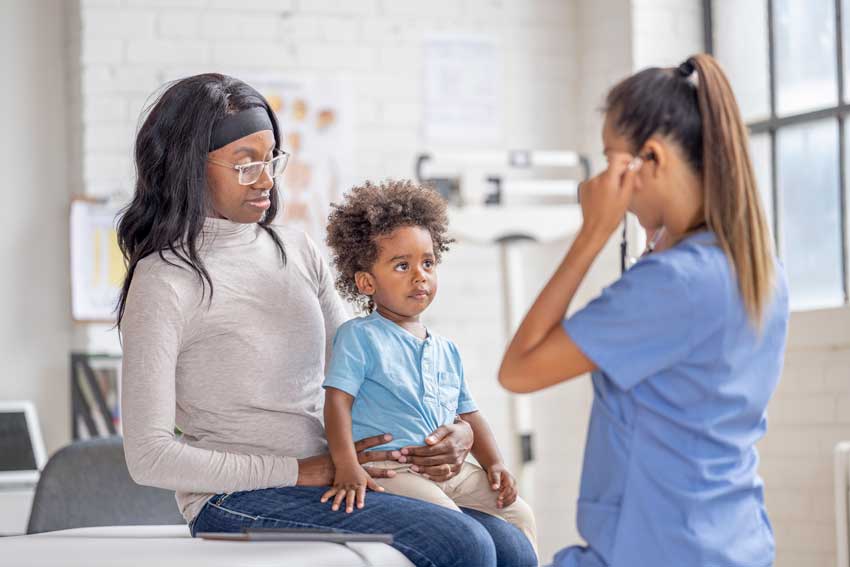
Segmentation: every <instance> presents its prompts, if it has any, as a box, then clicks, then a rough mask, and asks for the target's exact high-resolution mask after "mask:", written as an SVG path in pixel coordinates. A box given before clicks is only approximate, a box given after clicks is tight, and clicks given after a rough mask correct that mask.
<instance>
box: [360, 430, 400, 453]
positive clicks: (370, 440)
mask: <svg viewBox="0 0 850 567" xmlns="http://www.w3.org/2000/svg"><path fill="white" fill-rule="evenodd" d="M392 440H393V436H392V435H390V434H389V433H384V434H383V435H374V436H372V437H366V438H365V439H361V440H360V441H357V442H356V443H354V451H355V452H357V453H360V452H362V451H365V450H366V449H370V448H372V447H377V446H378V445H383V444H384V443H388V442H390V441H392ZM384 460H386V459H384Z"/></svg>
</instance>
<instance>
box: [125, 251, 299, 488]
mask: <svg viewBox="0 0 850 567" xmlns="http://www.w3.org/2000/svg"><path fill="white" fill-rule="evenodd" d="M195 303H197V302H191V301H185V300H184V301H182V302H181V300H180V297H179V296H178V294H177V292H176V291H175V288H174V287H173V286H172V285H171V283H170V282H169V281H168V280H167V279H166V278H164V277H161V276H159V275H158V274H156V273H155V271H154V270H152V269H148V267H147V266H145V265H144V262H142V263H140V264H139V266H138V268H137V270H136V274H135V276H134V278H133V282H132V285H131V286H130V290H129V294H128V297H127V304H126V309H125V313H124V319H123V321H122V338H123V347H124V360H123V376H122V395H121V407H122V415H123V417H122V419H123V429H124V448H125V453H126V459H127V466H128V468H129V470H130V474H131V476H132V477H133V479H134V480H135V481H136V482H138V483H139V484H144V485H150V486H157V487H160V488H165V489H170V490H178V491H187V492H209V493H221V492H233V491H240V490H253V489H260V488H269V487H276V486H291V485H294V484H295V482H296V480H297V478H298V461H297V459H295V458H293V457H283V456H274V455H251V454H242V453H235V452H225V451H219V450H210V449H203V448H199V447H193V446H191V445H189V444H187V443H185V442H183V441H181V440H179V439H177V438H176V437H175V435H174V426H175V407H176V405H175V404H176V393H175V390H176V378H175V376H176V369H177V365H178V357H179V354H180V352H181V349H182V348H183V342H184V339H185V338H186V337H184V334H185V333H186V327H187V320H188V315H187V313H188V311H189V310H190V309H201V308H203V307H202V306H196V305H195Z"/></svg>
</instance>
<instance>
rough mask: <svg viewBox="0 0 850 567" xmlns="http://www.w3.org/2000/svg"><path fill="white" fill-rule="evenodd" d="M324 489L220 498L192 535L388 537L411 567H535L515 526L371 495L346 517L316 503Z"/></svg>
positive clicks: (269, 491) (195, 523)
mask: <svg viewBox="0 0 850 567" xmlns="http://www.w3.org/2000/svg"><path fill="white" fill-rule="evenodd" d="M325 490H327V488H326V487H316V486H288V487H283V488H267V489H264V490H250V491H245V492H233V493H231V494H218V495H216V496H213V497H212V498H210V500H209V501H208V502H207V503H206V504H205V505H204V507H203V509H202V510H201V512H200V513H199V514H198V516H197V517H196V518H195V520H194V521H193V522H192V525H191V530H192V535H193V536H194V535H195V534H196V533H198V532H238V531H240V530H241V529H242V528H243V527H283V528H331V529H333V530H337V531H342V532H365V533H391V534H393V538H394V543H393V547H395V548H396V549H398V550H399V551H400V552H402V553H403V554H404V555H405V556H406V557H407V558H408V559H410V561H411V562H413V563H414V564H416V565H417V567H454V566H456V567H479V566H480V567H490V566H494V565H504V566H510V567H525V566H530V565H537V557H536V556H535V554H534V550H533V549H532V547H531V544H530V543H529V542H528V540H527V539H526V537H525V536H524V535H523V534H522V533H521V532H520V531H519V530H518V529H516V528H515V527H514V526H512V525H511V524H509V523H507V522H506V521H504V520H502V519H501V518H496V517H494V516H489V515H487V514H483V513H481V512H477V511H475V510H466V509H465V510H464V513H463V514H459V513H458V512H455V511H452V510H449V509H447V508H443V507H441V506H435V505H434V504H429V503H428V502H424V501H422V500H414V499H412V498H405V497H404V496H395V495H392V494H382V493H378V492H369V493H368V494H367V496H366V506H365V507H364V508H363V509H362V510H357V509H355V510H354V512H352V513H351V514H346V513H345V512H340V511H337V512H334V511H332V510H331V506H330V503H329V502H328V503H325V504H322V503H321V502H319V499H320V498H321V496H322V494H323V493H324V492H325Z"/></svg>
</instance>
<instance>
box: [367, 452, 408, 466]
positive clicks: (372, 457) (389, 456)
mask: <svg viewBox="0 0 850 567" xmlns="http://www.w3.org/2000/svg"><path fill="white" fill-rule="evenodd" d="M399 458H401V453H400V452H399V451H363V452H362V453H358V454H357V460H358V461H359V462H360V464H361V465H362V464H364V463H376V462H378V461H397V460H399Z"/></svg>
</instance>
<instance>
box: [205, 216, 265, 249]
mask: <svg viewBox="0 0 850 567" xmlns="http://www.w3.org/2000/svg"><path fill="white" fill-rule="evenodd" d="M259 230H261V229H260V225H259V224H257V223H238V222H232V221H229V220H227V219H217V218H213V217H207V218H206V219H205V220H204V228H203V229H202V231H201V235H202V236H203V239H204V241H205V243H209V244H210V245H214V246H237V245H240V244H250V243H251V242H253V241H254V240H255V239H256V238H257V232H258V231H259ZM213 243H214V244H213Z"/></svg>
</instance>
